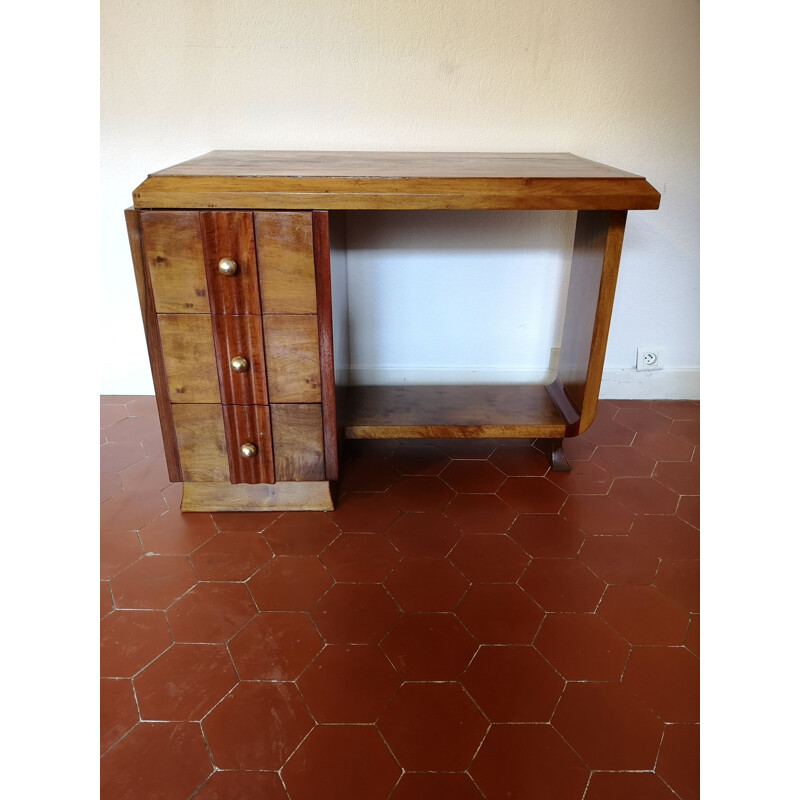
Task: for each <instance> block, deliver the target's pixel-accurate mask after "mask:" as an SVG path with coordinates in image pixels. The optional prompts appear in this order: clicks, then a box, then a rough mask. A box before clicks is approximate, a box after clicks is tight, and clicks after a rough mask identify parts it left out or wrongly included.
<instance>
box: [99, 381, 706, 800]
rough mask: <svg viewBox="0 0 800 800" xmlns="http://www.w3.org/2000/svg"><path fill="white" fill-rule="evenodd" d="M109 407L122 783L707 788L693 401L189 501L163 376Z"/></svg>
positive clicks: (106, 747)
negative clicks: (157, 387) (546, 443)
mask: <svg viewBox="0 0 800 800" xmlns="http://www.w3.org/2000/svg"><path fill="white" fill-rule="evenodd" d="M100 409H101V415H100V418H101V434H100V442H101V444H100V459H101V498H100V499H101V514H100V518H101V539H100V562H101V563H100V577H101V581H100V617H101V620H100V633H101V658H100V682H101V692H100V697H101V713H100V729H101V731H100V750H101V787H102V798H103V800H142V798H147V797H160V798H165V800H190V799H192V798H196V800H212V799H213V798H226V800H237V799H238V798H242V799H244V798H247V800H250V798H256V797H258V798H262V799H263V800H306V799H307V798H308V800H319V799H320V798H326V800H340V799H341V798H347V799H348V800H351V798H358V800H408V799H409V798H414V800H427V799H428V798H436V799H437V800H462V799H463V800H514V799H515V798H516V800H528V799H529V798H532V797H549V798H552V799H553V800H595V798H597V800H602V798H611V797H615V798H623V797H626V798H627V797H631V798H632V797H647V798H654V800H655V798H658V799H659V800H661V798H673V800H675V798H678V800H695V798H698V797H699V674H700V668H699V655H700V634H699V630H700V628H699V626H700V613H699V538H700V533H699V530H698V528H697V517H698V514H697V509H698V507H699V493H700V487H699V460H700V453H699V451H700V448H699V446H698V445H697V442H698V441H699V436H698V434H699V417H700V406H699V404H698V403H695V402H689V401H680V402H677V401H676V402H666V401H652V402H650V401H614V402H612V401H608V400H604V401H601V403H600V408H599V412H598V416H597V420H596V422H595V424H594V425H593V426H592V427H591V428H590V429H589V430H588V431H587V432H586V433H585V434H584V435H583V436H581V437H579V438H577V439H572V440H568V441H567V442H566V443H565V450H566V451H567V454H568V457H569V458H570V459H571V461H572V464H573V471H572V472H571V473H558V474H554V473H552V472H551V471H550V470H549V467H548V464H547V461H546V459H545V457H544V455H543V453H542V452H540V451H539V450H538V449H537V447H536V442H535V441H531V440H519V439H514V440H496V441H495V440H478V441H467V440H453V441H450V440H444V441H413V442H401V441H394V440H389V441H385V442H374V441H373V442H349V443H347V444H346V446H345V449H344V453H343V463H342V476H341V480H340V482H339V487H338V489H339V493H340V494H339V500H338V504H337V509H336V510H335V511H333V512H331V513H327V514H323V513H307V514H303V513H253V514H247V513H243V514H191V515H184V516H182V515H181V513H180V511H179V506H180V498H181V486H180V485H179V484H170V483H169V479H168V478H167V474H166V469H165V463H164V455H163V449H162V447H161V444H160V436H159V426H158V419H157V416H156V408H155V403H154V399H153V398H152V397H130V396H127V397H103V398H101V406H100Z"/></svg>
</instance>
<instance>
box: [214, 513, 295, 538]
mask: <svg viewBox="0 0 800 800" xmlns="http://www.w3.org/2000/svg"><path fill="white" fill-rule="evenodd" d="M282 516H283V512H282V511H215V512H214V513H213V514H212V515H211V517H212V518H213V520H214V524H215V525H216V526H217V528H219V530H220V533H261V532H262V531H264V530H266V528H268V527H269V526H270V525H272V523H273V522H275V521H276V520H278V519H280V518H281V517H282Z"/></svg>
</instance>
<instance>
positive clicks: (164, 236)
mask: <svg viewBox="0 0 800 800" xmlns="http://www.w3.org/2000/svg"><path fill="white" fill-rule="evenodd" d="M138 221H139V225H140V233H141V246H142V262H143V273H144V274H143V276H142V277H143V278H144V287H145V291H144V293H142V292H141V291H140V298H143V312H144V314H145V318H146V325H145V327H146V332H148V336H149V337H150V338H149V339H148V346H149V348H150V352H151V362H152V364H153V368H154V380H155V381H156V385H157V387H158V389H157V394H158V395H159V410H160V415H161V417H162V422H163V424H162V429H163V431H164V433H165V451H167V439H168V438H171V439H172V442H171V443H170V446H169V452H170V456H169V461H170V476H171V478H172V479H173V480H176V479H178V480H182V481H184V482H190V483H207V484H213V485H214V486H215V487H224V486H225V485H230V486H241V485H242V484H251V485H253V486H264V487H266V486H274V487H275V488H274V489H270V492H272V494H270V495H269V496H270V497H271V498H273V500H274V501H275V502H282V501H281V500H280V497H283V496H287V497H289V496H290V495H286V492H287V491H289V490H288V489H285V488H278V484H284V483H285V484H291V483H293V482H295V483H300V484H303V483H314V482H322V481H326V480H335V478H336V471H337V470H336V452H335V430H334V429H333V427H332V426H333V425H334V424H335V423H334V419H335V412H334V409H333V408H329V409H327V410H326V407H324V406H323V395H324V393H323V391H322V383H323V381H322V377H323V370H322V369H321V357H320V317H319V313H318V311H319V310H318V307H317V303H318V296H317V280H318V276H317V273H316V269H317V264H316V258H317V257H316V256H315V249H314V248H315V244H314V243H315V237H314V232H315V230H316V231H317V234H318V235H319V233H320V230H322V232H323V235H325V236H326V235H327V216H326V215H324V214H323V215H321V216H319V219H318V221H317V223H315V222H314V215H313V214H312V212H269V211H258V212H251V211H200V210H186V211H171V210H164V211H142V212H140V213H139V218H138ZM320 222H322V223H323V224H324V226H325V227H324V228H322V229H320V228H319V223H320ZM315 224H316V225H317V228H315ZM324 241H325V242H326V244H325V246H326V247H327V240H324ZM231 265H233V266H231ZM322 266H323V275H324V276H325V277H324V278H323V281H327V280H328V278H327V274H328V272H327V270H328V262H327V253H326V254H325V258H324V259H323V261H322ZM323 286H324V284H323ZM322 296H323V297H326V296H329V290H328V294H326V292H323V293H322ZM326 314H327V315H328V317H329V309H328V310H326ZM326 318H327V317H326ZM148 320H149V322H148ZM325 352H327V350H326V351H325ZM327 368H328V369H329V371H331V386H332V365H327ZM328 394H329V396H330V398H331V400H330V401H329V404H330V402H332V389H331V391H330V392H329V393H328ZM326 425H327V427H326ZM328 428H330V430H328ZM250 445H252V447H250ZM243 446H245V447H244V453H245V454H244V455H243V450H242V448H243ZM326 448H327V452H326ZM251 450H252V453H251V452H250V451H251ZM209 491H212V490H211V489H209ZM219 491H221V490H220V489H219V488H215V489H214V490H213V492H212V494H214V495H215V496H217V495H216V493H218V492H219ZM222 491H224V489H223V490H222ZM237 491H239V490H237ZM242 491H244V490H242ZM248 491H249V490H248ZM265 491H266V490H265ZM309 491H311V490H310V489H309ZM242 496H244V495H242ZM237 497H238V495H237ZM247 497H248V498H250V500H248V502H250V501H251V500H252V501H253V502H256V501H254V500H253V497H255V495H247ZM291 497H294V495H291ZM276 498H277V499H276ZM287 502H289V501H287ZM291 502H295V500H294V499H293V500H291ZM315 502H316V501H315Z"/></svg>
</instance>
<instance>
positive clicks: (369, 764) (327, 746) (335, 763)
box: [281, 725, 400, 800]
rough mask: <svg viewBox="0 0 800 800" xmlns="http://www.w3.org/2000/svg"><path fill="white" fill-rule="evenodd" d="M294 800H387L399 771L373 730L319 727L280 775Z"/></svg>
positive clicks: (368, 728)
mask: <svg viewBox="0 0 800 800" xmlns="http://www.w3.org/2000/svg"><path fill="white" fill-rule="evenodd" d="M281 775H282V777H283V780H284V782H285V783H286V787H287V789H288V790H289V793H290V796H291V798H292V800H320V798H331V800H333V798H337V800H338V798H358V799H359V800H385V798H386V797H388V795H389V792H391V790H392V788H393V787H394V785H395V784H396V783H397V779H398V778H399V777H400V768H399V767H398V766H397V763H396V761H395V760H394V758H392V755H391V753H389V751H388V750H387V749H386V745H385V744H384V743H383V740H382V739H381V737H380V735H379V734H378V732H377V731H376V730H375V728H374V727H372V726H371V725H370V726H362V725H325V726H320V727H316V728H315V729H314V730H313V731H312V733H311V735H310V736H309V737H308V738H307V739H306V740H305V741H304V742H303V744H302V745H301V746H300V747H299V748H298V749H297V752H295V753H294V754H293V755H292V757H291V758H290V759H289V760H288V761H287V762H286V766H285V767H284V768H283V769H282V770H281Z"/></svg>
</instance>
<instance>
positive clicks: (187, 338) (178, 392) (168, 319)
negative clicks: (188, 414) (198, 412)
mask: <svg viewBox="0 0 800 800" xmlns="http://www.w3.org/2000/svg"><path fill="white" fill-rule="evenodd" d="M158 331H159V335H160V338H161V350H162V353H163V355H164V368H165V370H166V374H167V388H168V390H169V399H170V402H172V403H219V402H220V392H219V375H218V370H217V358H216V353H215V350H214V331H213V326H212V324H211V316H210V315H208V314H159V315H158Z"/></svg>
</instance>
